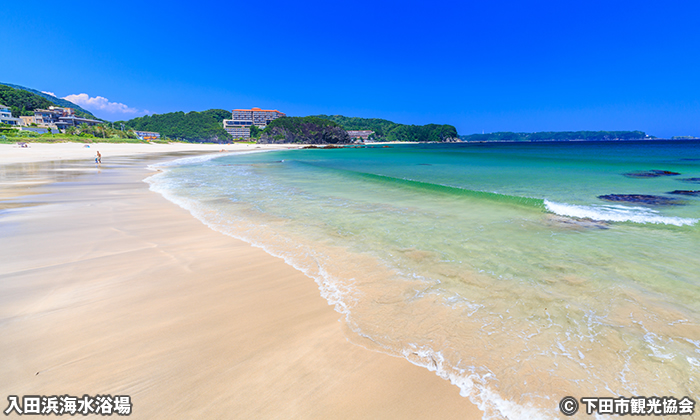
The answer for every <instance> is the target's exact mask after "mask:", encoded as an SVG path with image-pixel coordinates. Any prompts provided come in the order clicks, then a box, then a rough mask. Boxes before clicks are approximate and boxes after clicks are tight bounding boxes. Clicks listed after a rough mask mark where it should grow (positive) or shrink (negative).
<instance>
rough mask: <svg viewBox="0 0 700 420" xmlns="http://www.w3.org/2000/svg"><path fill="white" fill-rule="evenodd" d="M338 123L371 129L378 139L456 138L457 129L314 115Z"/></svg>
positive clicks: (429, 139) (436, 139)
mask: <svg viewBox="0 0 700 420" xmlns="http://www.w3.org/2000/svg"><path fill="white" fill-rule="evenodd" d="M316 117H318V118H323V119H326V120H330V121H333V122H336V123H338V124H340V125H341V126H342V127H343V128H344V129H345V130H372V131H374V136H373V138H374V140H378V141H416V142H418V141H436V142H444V141H451V140H455V139H458V138H459V136H458V135H457V129H456V128H455V127H454V126H451V125H447V124H442V125H440V124H427V125H406V124H397V123H395V122H392V121H389V120H383V119H379V118H359V117H345V116H343V115H316Z"/></svg>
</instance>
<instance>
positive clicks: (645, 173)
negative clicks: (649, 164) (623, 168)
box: [623, 169, 680, 178]
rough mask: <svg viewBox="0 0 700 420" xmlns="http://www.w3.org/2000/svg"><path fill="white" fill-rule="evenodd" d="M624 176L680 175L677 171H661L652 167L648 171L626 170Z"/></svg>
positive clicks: (654, 176)
mask: <svg viewBox="0 0 700 420" xmlns="http://www.w3.org/2000/svg"><path fill="white" fill-rule="evenodd" d="M623 175H624V176H626V177H628V178H656V177H659V176H676V175H680V173H679V172H671V171H662V170H659V169H652V170H650V171H636V172H628V173H626V174H623Z"/></svg>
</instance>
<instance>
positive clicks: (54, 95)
mask: <svg viewBox="0 0 700 420" xmlns="http://www.w3.org/2000/svg"><path fill="white" fill-rule="evenodd" d="M41 93H45V94H47V95H51V96H53V97H54V98H55V97H56V94H55V93H53V92H44V91H43V90H42V91H41Z"/></svg>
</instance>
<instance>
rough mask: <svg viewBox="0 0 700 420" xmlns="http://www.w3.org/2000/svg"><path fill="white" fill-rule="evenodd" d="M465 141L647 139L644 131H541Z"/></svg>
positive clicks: (471, 137)
mask: <svg viewBox="0 0 700 420" xmlns="http://www.w3.org/2000/svg"><path fill="white" fill-rule="evenodd" d="M461 138H462V140H464V141H548V140H554V141H557V140H589V141H596V140H597V141H604V140H643V139H649V138H653V137H651V136H649V137H647V135H646V133H645V132H643V131H541V132H538V133H512V132H510V131H502V132H498V133H486V134H471V135H468V136H461Z"/></svg>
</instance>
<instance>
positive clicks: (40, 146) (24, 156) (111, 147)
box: [0, 142, 300, 165]
mask: <svg viewBox="0 0 700 420" xmlns="http://www.w3.org/2000/svg"><path fill="white" fill-rule="evenodd" d="M89 146H90V147H85V144H83V143H70V142H66V143H28V147H26V148H25V147H19V146H17V145H16V144H0V164H2V165H5V164H9V163H26V162H41V161H57V160H75V159H89V160H92V161H94V159H95V155H96V154H97V152H98V151H99V152H100V154H102V156H103V158H104V160H105V161H106V160H107V159H108V158H111V157H115V156H139V155H145V154H152V153H175V152H194V151H196V152H220V151H221V150H226V151H249V150H256V149H268V150H269V149H293V148H298V147H300V146H292V145H288V144H265V145H257V144H188V143H171V144H156V143H148V144H146V143H91V144H89Z"/></svg>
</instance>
